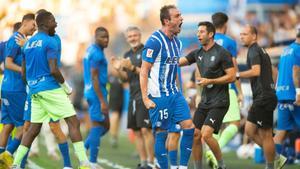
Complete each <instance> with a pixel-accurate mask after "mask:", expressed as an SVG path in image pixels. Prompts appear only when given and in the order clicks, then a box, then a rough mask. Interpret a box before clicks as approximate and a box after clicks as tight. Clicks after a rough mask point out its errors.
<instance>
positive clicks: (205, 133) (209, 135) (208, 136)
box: [201, 131, 213, 142]
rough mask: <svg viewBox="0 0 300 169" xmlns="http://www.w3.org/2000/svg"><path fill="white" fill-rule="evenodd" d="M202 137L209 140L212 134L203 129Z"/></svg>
mask: <svg viewBox="0 0 300 169" xmlns="http://www.w3.org/2000/svg"><path fill="white" fill-rule="evenodd" d="M201 134H202V138H203V139H204V140H205V142H207V141H208V140H210V139H211V138H212V137H213V136H212V133H211V132H208V131H203V132H202V133H201Z"/></svg>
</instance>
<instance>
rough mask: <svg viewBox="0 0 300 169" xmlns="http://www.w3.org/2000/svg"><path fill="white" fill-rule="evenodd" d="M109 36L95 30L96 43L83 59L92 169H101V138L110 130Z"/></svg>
mask: <svg viewBox="0 0 300 169" xmlns="http://www.w3.org/2000/svg"><path fill="white" fill-rule="evenodd" d="M108 42H109V35H108V31H107V29H106V28H104V27H98V28H97V29H96V30H95V43H93V44H92V45H91V46H90V47H89V48H88V49H87V51H86V55H85V57H84V59H83V66H84V69H83V76H84V96H85V98H86V100H87V102H88V104H89V114H90V118H91V122H92V127H91V130H90V133H89V135H88V137H87V138H86V140H85V147H86V149H90V162H91V165H92V168H97V167H98V168H100V166H99V165H98V164H97V157H98V152H99V146H100V141H101V137H102V136H103V135H104V134H105V133H106V132H107V131H108V129H109V117H108V103H107V90H106V84H107V60H106V57H105V54H104V49H105V48H106V47H107V46H108Z"/></svg>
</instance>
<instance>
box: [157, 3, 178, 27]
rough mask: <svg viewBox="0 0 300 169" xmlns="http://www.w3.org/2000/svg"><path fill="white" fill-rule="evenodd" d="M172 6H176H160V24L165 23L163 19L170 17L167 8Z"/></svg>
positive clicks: (172, 6)
mask: <svg viewBox="0 0 300 169" xmlns="http://www.w3.org/2000/svg"><path fill="white" fill-rule="evenodd" d="M173 8H176V6H175V5H165V6H163V7H162V8H160V22H161V24H162V25H165V23H164V19H168V20H170V19H171V17H170V12H169V9H173Z"/></svg>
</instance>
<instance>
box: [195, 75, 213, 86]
mask: <svg viewBox="0 0 300 169" xmlns="http://www.w3.org/2000/svg"><path fill="white" fill-rule="evenodd" d="M196 84H198V85H200V86H207V85H210V84H211V79H207V78H203V77H199V78H197V81H196Z"/></svg>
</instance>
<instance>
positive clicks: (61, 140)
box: [16, 9, 71, 169]
mask: <svg viewBox="0 0 300 169" xmlns="http://www.w3.org/2000/svg"><path fill="white" fill-rule="evenodd" d="M42 12H47V11H46V10H45V9H40V10H38V11H37V12H36V15H38V14H40V13H42ZM53 38H54V39H55V41H56V42H57V46H58V51H59V52H58V54H59V55H58V59H57V64H58V66H59V67H61V62H60V60H61V40H60V37H59V36H58V35H57V34H56V33H55V34H54V35H53ZM16 42H17V44H18V45H20V46H22V47H23V46H24V44H25V43H26V42H27V38H26V37H22V36H17V37H16ZM24 111H25V112H24V118H23V119H24V121H25V123H24V127H23V131H24V132H26V131H27V130H28V129H29V126H30V117H31V94H30V93H29V90H27V100H26V103H25V110H24ZM49 126H50V129H51V131H52V133H53V134H54V135H55V137H56V139H57V141H58V147H59V150H60V152H61V154H62V157H63V161H64V169H68V168H71V160H70V155H69V146H68V142H67V137H66V136H65V134H64V133H63V132H62V130H61V127H60V124H59V121H53V120H50V122H49ZM42 134H43V133H42ZM45 134H47V135H48V134H49V133H45ZM45 142H46V146H47V149H48V154H49V155H50V156H51V157H53V158H54V159H55V158H58V156H57V154H56V149H55V146H54V139H53V136H52V135H50V136H49V135H48V139H45ZM35 144H38V142H34V143H33V145H32V147H31V151H36V152H33V155H35V154H38V145H35ZM34 147H37V148H36V149H33V148H34ZM21 167H22V165H21Z"/></svg>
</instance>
